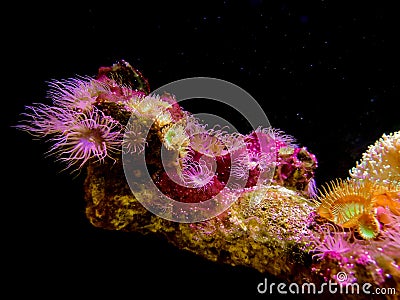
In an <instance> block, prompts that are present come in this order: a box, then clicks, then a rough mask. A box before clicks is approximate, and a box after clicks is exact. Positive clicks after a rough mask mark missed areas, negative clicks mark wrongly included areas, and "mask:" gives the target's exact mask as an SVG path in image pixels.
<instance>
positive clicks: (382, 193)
mask: <svg viewBox="0 0 400 300" xmlns="http://www.w3.org/2000/svg"><path fill="white" fill-rule="evenodd" d="M322 188H323V191H319V196H317V197H318V199H319V200H320V201H321V203H320V205H319V207H318V210H317V212H318V214H319V215H320V216H321V217H324V218H326V219H328V220H329V221H331V222H333V223H335V224H337V225H339V226H341V227H343V228H355V229H357V231H358V233H359V234H360V236H361V237H362V238H364V239H371V238H375V237H376V236H377V235H378V234H379V232H380V229H381V223H380V222H379V220H378V218H377V208H378V207H383V208H384V209H386V210H389V211H390V213H393V214H396V215H399V214H400V202H399V199H400V191H399V190H398V189H397V190H396V188H394V187H391V186H383V185H377V184H375V183H372V182H370V181H366V182H364V181H358V180H354V179H347V180H340V179H338V180H336V181H331V182H330V184H328V185H327V187H322Z"/></svg>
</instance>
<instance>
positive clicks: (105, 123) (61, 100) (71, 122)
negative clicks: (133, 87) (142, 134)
mask: <svg viewBox="0 0 400 300" xmlns="http://www.w3.org/2000/svg"><path fill="white" fill-rule="evenodd" d="M49 86H50V90H49V92H48V96H49V98H50V99H51V101H52V104H51V105H48V104H43V103H34V104H33V105H31V106H27V107H26V112H25V113H23V115H24V120H23V121H22V122H21V123H20V124H18V125H17V128H19V129H21V130H24V131H27V132H29V133H30V134H32V135H33V136H35V137H38V138H45V139H47V140H48V141H49V142H50V143H51V146H50V149H49V151H48V154H49V155H55V156H56V157H57V160H60V161H63V162H64V163H65V164H66V168H68V169H74V170H79V169H81V168H82V167H83V166H84V165H85V164H86V162H87V161H88V160H90V159H94V160H97V161H104V159H105V158H106V157H112V153H115V152H118V150H119V147H120V143H121V141H122V135H121V132H122V126H121V124H120V123H119V122H118V121H117V120H115V119H113V118H111V117H110V116H106V115H105V114H104V113H103V112H102V111H101V110H99V109H98V108H96V106H95V103H96V99H98V97H100V95H104V94H105V93H111V91H110V90H109V89H108V87H107V85H106V83H103V82H100V81H98V80H95V79H93V78H89V77H78V78H70V79H67V80H63V81H57V80H53V81H51V82H50V84H49Z"/></svg>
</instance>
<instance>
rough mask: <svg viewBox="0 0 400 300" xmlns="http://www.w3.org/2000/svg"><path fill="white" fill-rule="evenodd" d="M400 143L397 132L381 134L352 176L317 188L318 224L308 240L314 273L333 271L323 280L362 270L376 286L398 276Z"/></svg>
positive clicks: (399, 269) (399, 244) (399, 270)
mask: <svg viewBox="0 0 400 300" xmlns="http://www.w3.org/2000/svg"><path fill="white" fill-rule="evenodd" d="M399 145H400V135H399V133H398V132H397V133H392V134H389V135H386V134H384V135H383V136H382V138H380V139H379V140H378V141H376V142H375V143H374V144H373V145H371V146H369V147H368V149H367V151H366V152H365V153H364V154H363V157H362V160H361V161H360V162H358V163H357V165H356V167H354V168H352V169H351V170H350V175H351V177H349V178H346V179H345V180H342V179H337V180H335V181H331V182H329V183H328V184H326V185H324V186H322V187H321V189H319V190H318V195H316V199H317V201H316V204H317V209H316V213H317V215H318V217H319V218H317V219H316V220H317V221H318V224H322V225H319V226H317V230H316V232H317V233H316V234H315V235H314V236H312V237H310V238H311V250H310V253H311V254H312V255H313V258H314V264H315V265H316V266H319V267H316V268H315V269H318V270H319V271H321V270H323V269H326V270H328V269H329V270H330V271H331V272H333V273H332V274H328V275H329V276H328V275H327V274H324V276H327V277H329V278H333V279H335V278H334V275H335V274H336V273H338V272H345V273H346V274H353V275H354V274H355V273H357V272H361V273H360V274H364V273H365V270H362V269H360V267H363V268H365V269H367V271H368V273H369V274H371V275H372V276H373V278H374V281H375V283H376V284H382V283H383V282H384V281H385V280H386V279H390V278H392V277H396V278H397V279H399V278H400V266H399V263H400V257H399V250H400V186H399V181H398V178H399V177H398V174H399V167H400V151H399V149H400V148H399ZM357 270H358V271H357ZM321 272H322V271H321ZM322 273H323V272H322ZM322 273H321V274H322ZM353 279H354V278H353Z"/></svg>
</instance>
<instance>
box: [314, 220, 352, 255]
mask: <svg viewBox="0 0 400 300" xmlns="http://www.w3.org/2000/svg"><path fill="white" fill-rule="evenodd" d="M320 229H321V230H320V236H316V237H313V239H312V242H311V245H312V246H313V248H312V250H311V251H310V252H311V253H313V255H312V257H313V258H316V259H317V260H322V259H324V258H325V257H326V256H329V257H330V258H334V259H338V260H341V259H342V255H343V254H344V253H346V252H348V251H350V250H351V248H352V245H351V244H350V242H349V241H348V237H347V233H346V232H343V231H339V230H337V229H336V228H335V227H334V226H333V225H328V224H326V225H324V226H321V227H320Z"/></svg>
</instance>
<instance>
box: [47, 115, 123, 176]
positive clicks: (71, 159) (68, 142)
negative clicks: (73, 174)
mask: <svg viewBox="0 0 400 300" xmlns="http://www.w3.org/2000/svg"><path fill="white" fill-rule="evenodd" d="M121 130H122V129H121V125H120V124H119V122H117V121H115V120H114V119H112V118H111V117H109V116H106V115H104V114H103V112H101V111H100V110H98V109H96V108H93V109H92V110H90V111H88V112H86V113H83V112H82V113H78V114H77V115H76V116H75V120H74V122H73V123H71V124H70V126H69V127H68V129H67V130H65V131H64V132H63V133H62V134H60V135H57V136H55V137H54V138H53V139H52V140H53V142H55V143H54V145H53V146H52V147H51V149H50V151H49V154H53V155H56V156H58V158H59V160H60V161H63V162H66V164H67V168H70V167H73V166H76V165H77V166H78V167H77V169H81V168H82V167H83V165H84V164H85V163H86V162H87V161H88V160H89V159H95V160H97V161H100V162H103V161H104V159H105V158H106V157H111V156H110V154H111V153H113V152H117V151H119V149H120V147H121V143H122V133H121Z"/></svg>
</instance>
